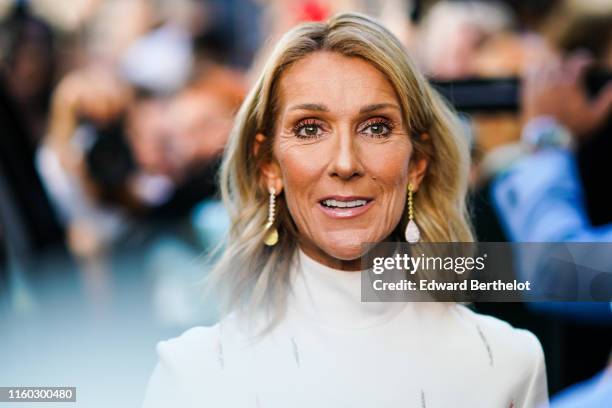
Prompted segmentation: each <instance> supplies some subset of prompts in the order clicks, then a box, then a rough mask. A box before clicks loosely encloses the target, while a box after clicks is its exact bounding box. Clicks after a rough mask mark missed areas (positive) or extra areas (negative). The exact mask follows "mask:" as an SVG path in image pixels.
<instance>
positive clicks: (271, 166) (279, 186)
mask: <svg viewBox="0 0 612 408" xmlns="http://www.w3.org/2000/svg"><path fill="white" fill-rule="evenodd" d="M261 173H262V175H263V178H264V183H265V185H266V188H267V190H268V191H270V190H272V189H274V190H275V191H276V194H280V193H281V192H282V191H283V179H282V177H281V170H280V166H279V165H278V163H276V162H267V163H265V164H263V165H262V166H261Z"/></svg>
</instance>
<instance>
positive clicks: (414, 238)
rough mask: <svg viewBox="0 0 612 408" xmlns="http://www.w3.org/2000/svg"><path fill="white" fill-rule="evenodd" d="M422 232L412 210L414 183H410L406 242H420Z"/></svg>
mask: <svg viewBox="0 0 612 408" xmlns="http://www.w3.org/2000/svg"><path fill="white" fill-rule="evenodd" d="M420 239H421V231H419V227H418V226H417V225H416V222H414V209H413V208H412V183H408V225H406V241H407V242H410V243H411V244H413V243H415V242H419V240H420Z"/></svg>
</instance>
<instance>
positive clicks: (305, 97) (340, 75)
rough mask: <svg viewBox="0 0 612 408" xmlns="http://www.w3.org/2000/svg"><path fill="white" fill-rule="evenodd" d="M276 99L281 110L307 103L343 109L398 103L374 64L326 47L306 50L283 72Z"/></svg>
mask: <svg viewBox="0 0 612 408" xmlns="http://www.w3.org/2000/svg"><path fill="white" fill-rule="evenodd" d="M279 102H280V106H279V111H281V112H282V111H284V110H286V109H290V108H291V106H293V105H300V104H307V103H319V104H325V105H326V106H328V108H329V109H330V110H331V111H346V112H350V111H353V110H359V108H360V107H362V106H364V105H368V104H372V103H395V104H398V105H399V100H398V98H397V95H396V93H395V90H394V88H393V86H392V85H391V82H390V81H389V80H388V79H387V77H386V76H385V75H384V74H383V73H382V72H380V71H379V70H378V69H377V68H376V67H375V66H374V65H372V64H371V63H369V62H367V61H365V60H364V59H362V58H358V57H346V56H344V55H341V54H339V53H335V52H328V51H317V52H314V53H312V54H309V55H307V56H306V57H304V58H302V59H301V60H298V61H297V62H296V63H294V64H293V65H292V66H291V67H290V68H289V69H287V70H286V71H285V72H284V73H283V75H282V76H281V79H280V83H279Z"/></svg>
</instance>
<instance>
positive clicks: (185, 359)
mask: <svg viewBox="0 0 612 408" xmlns="http://www.w3.org/2000/svg"><path fill="white" fill-rule="evenodd" d="M219 334H220V330H219V324H216V325H214V326H210V327H204V326H198V327H193V328H191V329H189V330H187V331H185V332H184V333H183V334H181V335H180V336H178V337H175V338H172V339H169V340H164V341H160V342H159V343H157V347H156V349H157V355H158V357H159V364H160V365H163V366H165V368H166V369H168V370H171V371H172V372H175V373H179V372H181V371H189V368H190V367H202V366H204V365H208V363H210V362H212V361H211V360H212V359H213V356H214V355H215V353H216V352H217V351H218V348H219V342H220V340H219V338H220V335H219Z"/></svg>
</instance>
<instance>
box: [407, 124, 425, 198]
mask: <svg viewBox="0 0 612 408" xmlns="http://www.w3.org/2000/svg"><path fill="white" fill-rule="evenodd" d="M421 139H422V140H427V139H429V135H428V134H427V133H423V134H422V135H421ZM410 161H411V163H410V170H409V173H408V179H409V180H410V182H411V183H412V186H413V188H414V191H418V190H419V186H420V185H421V181H423V177H425V172H426V171H427V165H428V164H429V162H428V161H427V159H426V158H424V157H422V158H416V157H414V158H412V159H411V160H410Z"/></svg>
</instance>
